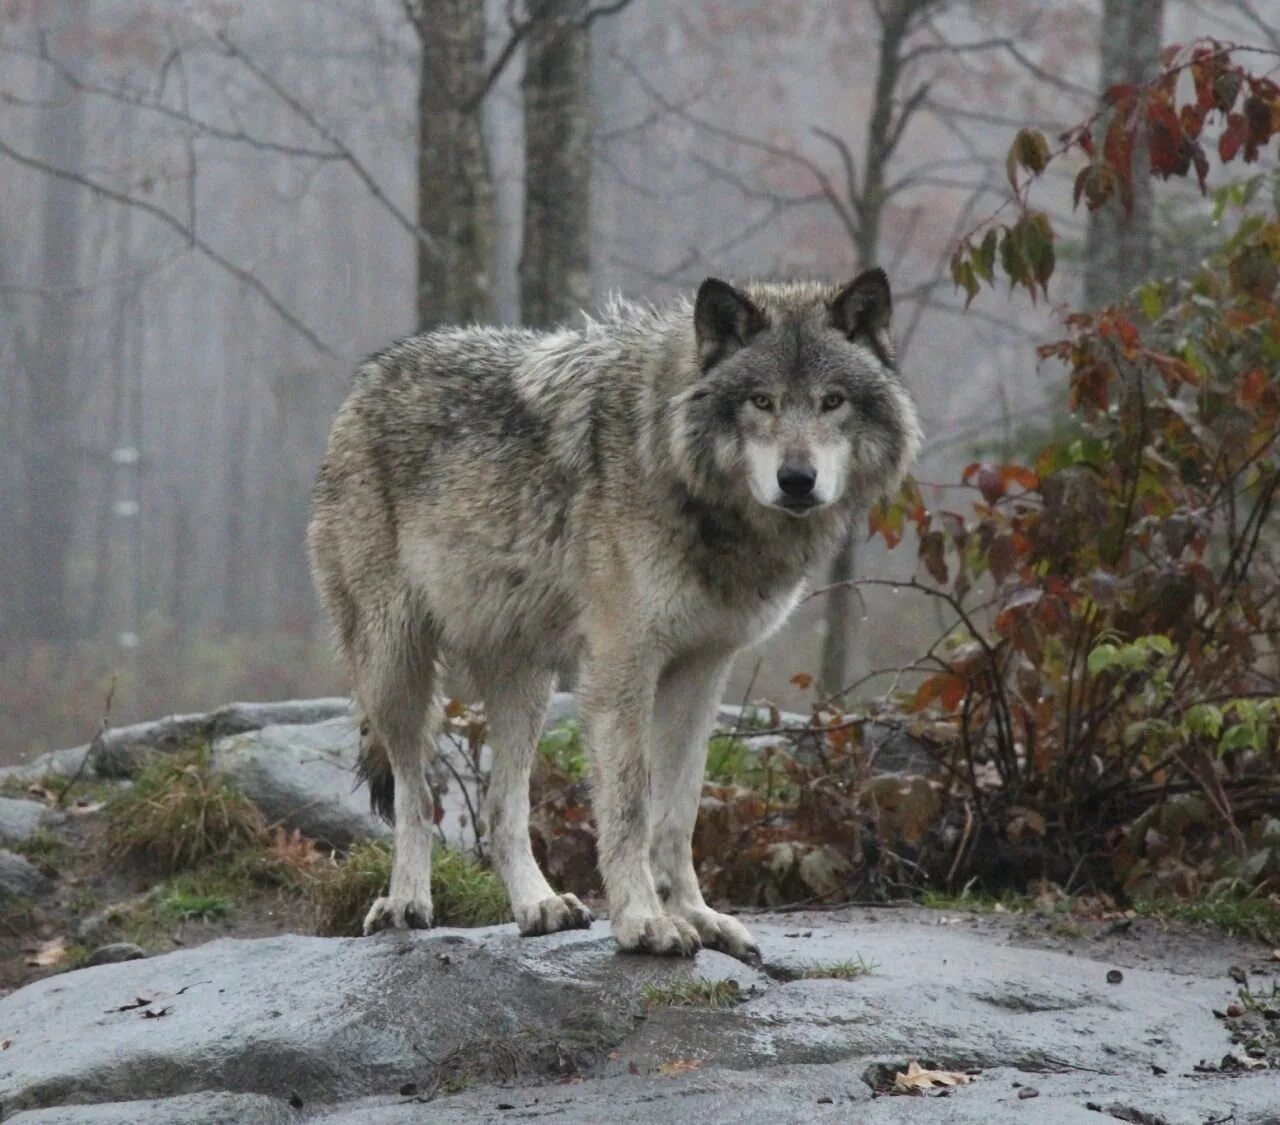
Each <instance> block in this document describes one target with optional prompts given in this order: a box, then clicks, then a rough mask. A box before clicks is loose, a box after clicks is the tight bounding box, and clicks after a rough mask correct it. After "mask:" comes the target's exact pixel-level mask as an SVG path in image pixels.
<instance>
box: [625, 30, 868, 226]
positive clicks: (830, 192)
mask: <svg viewBox="0 0 1280 1125" xmlns="http://www.w3.org/2000/svg"><path fill="white" fill-rule="evenodd" d="M614 58H616V59H618V61H619V62H621V64H622V65H623V67H624V68H626V70H627V71H628V72H629V73H630V74H631V76H632V78H634V79H635V81H636V83H637V84H638V85H639V86H640V88H641V89H642V90H643V91H644V92H645V93H646V94H647V95H648V96H649V97H650V98H652V99H653V101H655V102H656V103H658V105H660V106H661V107H662V108H663V109H664V110H666V111H667V112H668V113H670V114H672V115H673V116H675V117H678V118H679V119H680V120H682V121H684V122H686V123H687V124H689V125H692V126H694V127H695V128H697V129H701V130H703V131H704V132H706V133H710V134H711V135H712V136H716V137H720V138H722V139H723V140H726V141H729V142H730V143H731V144H735V145H741V146H742V147H743V148H749V149H753V150H754V151H756V152H763V153H765V154H766V155H768V156H773V157H776V158H777V159H779V160H785V161H787V162H788V163H790V164H794V165H795V166H797V167H799V168H803V169H804V170H805V171H806V172H808V173H809V175H811V176H812V177H813V178H814V180H815V181H816V182H817V184H818V189H819V191H820V192H821V193H822V196H823V198H824V199H825V200H826V201H827V203H828V204H830V206H831V208H832V210H833V211H835V213H836V217H837V218H838V219H839V220H840V224H841V225H842V226H843V227H844V229H845V233H846V234H847V235H848V236H849V241H850V243H851V244H852V245H854V246H856V245H857V244H858V229H859V224H858V219H857V216H856V215H855V214H854V213H853V211H852V210H851V209H850V207H849V205H848V203H846V202H845V201H844V200H842V199H841V198H840V195H839V193H838V192H837V191H836V189H835V186H834V185H833V184H832V182H831V178H830V177H829V176H828V175H827V173H826V170H825V169H823V168H822V167H821V165H819V164H817V163H815V162H814V161H813V160H810V159H809V157H807V156H805V155H804V154H803V153H800V152H797V151H796V150H795V149H791V148H785V147H783V146H782V145H775V144H771V143H770V142H768V141H761V140H758V139H757V138H755V137H750V136H747V135H746V134H745V133H739V132H737V131H736V130H733V129H726V128H725V127H724V126H723V125H717V124H716V123H715V122H714V121H708V120H707V119H706V118H705V117H699V116H698V115H696V114H693V113H690V112H689V111H688V110H686V109H683V108H682V107H680V106H678V105H676V104H674V103H673V102H670V101H669V100H668V99H667V98H666V97H665V96H664V95H663V94H662V93H660V92H659V91H658V90H657V89H656V88H655V87H654V86H653V85H652V84H651V83H649V82H648V81H647V80H646V79H645V77H644V75H642V74H641V73H640V71H639V70H638V69H637V68H636V67H635V65H634V64H633V63H632V62H631V61H630V60H629V59H625V58H621V57H620V56H618V55H617V54H616V53H615V54H614Z"/></svg>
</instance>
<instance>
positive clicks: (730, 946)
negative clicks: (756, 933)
mask: <svg viewBox="0 0 1280 1125" xmlns="http://www.w3.org/2000/svg"><path fill="white" fill-rule="evenodd" d="M684 918H685V920H686V921H688V922H689V923H690V924H691V925H692V926H693V928H694V929H695V930H697V931H698V937H700V938H701V939H702V944H703V945H704V946H706V947H707V948H708V949H718V950H719V951H720V952H721V953H727V954H728V955H729V956H730V957H736V958H737V959H738V960H739V961H745V962H746V963H747V964H748V965H758V964H760V947H759V946H758V945H756V943H755V939H754V938H752V936H751V932H750V931H749V930H748V929H747V927H746V926H744V925H743V924H742V923H741V922H739V921H738V919H736V918H731V917H730V916H729V915H728V914H718V913H717V912H716V911H714V910H708V909H706V908H705V907H703V908H701V909H696V910H690V911H689V912H688V913H686V914H685V915H684Z"/></svg>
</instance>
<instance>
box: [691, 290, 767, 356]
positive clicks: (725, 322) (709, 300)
mask: <svg viewBox="0 0 1280 1125" xmlns="http://www.w3.org/2000/svg"><path fill="white" fill-rule="evenodd" d="M768 327H769V318H768V317H767V316H765V314H764V313H763V312H761V311H760V309H758V308H757V307H756V306H755V305H754V304H753V303H752V301H751V298H749V297H748V296H747V295H746V294H745V293H740V292H739V291H738V290H737V289H735V288H734V287H733V286H732V285H730V284H729V283H728V282H725V281H721V280H720V279H719V278H718V277H709V278H707V280H706V281H704V282H703V283H702V285H701V286H699V288H698V297H697V300H695V301H694V304H693V330H694V334H695V335H696V336H697V340H698V360H699V362H700V363H701V364H702V369H703V370H704V371H705V370H706V369H707V368H709V367H710V366H711V365H712V364H714V363H718V362H719V361H720V360H722V359H724V358H725V356H727V355H730V354H732V353H733V352H735V351H737V350H738V349H739V348H741V347H743V346H744V345H746V344H747V343H748V342H749V341H750V340H751V337H752V336H754V335H755V334H756V333H757V332H761V331H763V330H764V329H765V328H768Z"/></svg>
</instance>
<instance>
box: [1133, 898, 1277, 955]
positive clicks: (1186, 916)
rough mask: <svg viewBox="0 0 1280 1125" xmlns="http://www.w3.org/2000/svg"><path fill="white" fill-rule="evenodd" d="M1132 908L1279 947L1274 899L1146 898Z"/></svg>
mask: <svg viewBox="0 0 1280 1125" xmlns="http://www.w3.org/2000/svg"><path fill="white" fill-rule="evenodd" d="M1133 909H1134V910H1135V911H1136V912H1137V913H1139V914H1142V915H1146V916H1147V917H1151V918H1159V919H1162V920H1164V921H1172V922H1190V923H1193V924H1197V925H1209V926H1216V927H1217V928H1218V929H1220V930H1222V931H1224V932H1225V933H1228V934H1230V935H1232V936H1233V937H1237V936H1238V937H1250V938H1254V939H1255V940H1257V941H1260V942H1263V943H1265V944H1266V945H1270V946H1272V947H1276V946H1280V902H1278V901H1276V900H1275V899H1274V898H1202V899H1180V898H1150V899H1139V900H1138V901H1137V902H1135V903H1134V904H1133Z"/></svg>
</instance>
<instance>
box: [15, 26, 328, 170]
mask: <svg viewBox="0 0 1280 1125" xmlns="http://www.w3.org/2000/svg"><path fill="white" fill-rule="evenodd" d="M0 51H4V52H7V53H9V54H13V55H22V56H25V57H27V58H32V59H37V60H39V61H40V62H43V63H44V64H45V65H47V66H50V67H52V68H53V70H54V72H55V73H56V74H57V75H58V77H59V78H61V79H62V81H63V82H64V83H66V85H67V86H68V87H69V88H70V91H71V92H74V93H80V94H92V95H95V96H97V97H103V98H108V99H110V100H111V101H115V102H121V103H123V104H124V105H128V106H132V107H134V108H135V109H140V110H143V111H145V112H147V113H155V114H158V115H159V116H161V117H167V118H169V119H170V120H172V121H176V122H178V123H179V124H181V125H183V126H185V127H186V128H188V129H191V130H193V131H194V132H195V133H196V134H198V135H199V136H202V137H211V138H213V139H215V140H220V141H234V142H235V143H237V144H244V145H248V146H249V147H251V148H257V149H262V150H263V151H264V152H276V153H279V154H280V155H281V156H298V157H304V158H306V159H309V160H340V159H342V154H341V153H338V152H333V151H329V150H324V149H314V148H304V147H301V146H298V145H288V144H281V143H280V142H278V141H271V140H267V139H266V138H264V137H257V136H254V135H253V134H251V133H246V132H244V131H243V130H239V129H225V128H223V127H221V126H219V125H214V124H213V123H212V122H210V121H205V120H203V119H201V118H199V117H195V116H193V115H192V114H191V113H189V112H186V111H184V110H178V109H174V108H172V107H171V106H167V105H165V104H164V103H163V102H160V101H157V100H154V99H153V98H151V97H148V96H147V95H146V94H144V93H143V92H142V91H140V90H135V89H132V88H131V87H129V86H126V85H123V84H122V85H120V86H118V87H116V86H104V85H101V84H99V83H96V82H89V81H86V80H85V79H83V78H81V77H80V76H79V75H78V74H76V72H75V71H74V70H72V69H71V68H70V67H68V66H67V65H66V64H65V63H64V62H62V60H61V59H58V58H57V57H55V56H54V55H52V54H51V53H50V52H49V51H48V50H47V49H42V50H40V51H29V50H26V49H24V48H21V47H14V46H10V45H8V44H5V45H0ZM170 57H172V56H170ZM68 96H70V94H68ZM2 98H3V100H4V101H11V100H13V99H12V96H11V95H7V94H6V95H3V96H2ZM65 101H66V99H65V98H64V99H62V100H60V101H56V102H47V103H34V102H33V103H29V104H30V105H32V106H35V105H37V104H39V105H40V106H41V107H42V108H43V107H54V106H57V105H62V104H65Z"/></svg>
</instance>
